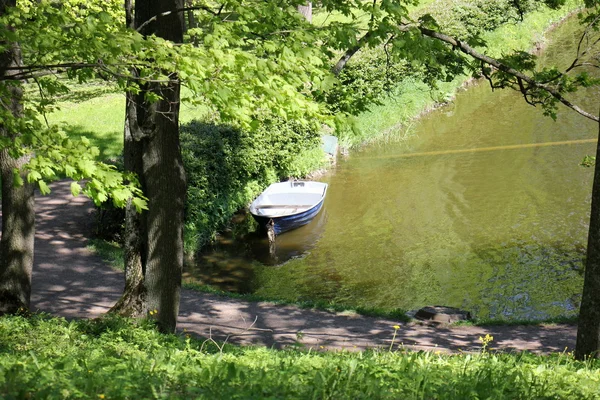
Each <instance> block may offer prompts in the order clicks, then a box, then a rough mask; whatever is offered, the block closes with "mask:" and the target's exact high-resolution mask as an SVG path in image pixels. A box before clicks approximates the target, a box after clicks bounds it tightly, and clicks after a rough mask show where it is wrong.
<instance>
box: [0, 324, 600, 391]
mask: <svg viewBox="0 0 600 400" xmlns="http://www.w3.org/2000/svg"><path fill="white" fill-rule="evenodd" d="M395 331H396V327H395V326H390V327H389V334H390V341H391V339H392V337H393V335H394V332H395ZM501 339H502V338H493V339H492V338H491V337H486V338H482V349H481V350H480V351H479V352H477V353H474V354H463V355H445V354H442V353H440V352H405V351H404V349H403V348H402V346H401V345H399V344H394V345H393V346H392V351H389V349H388V348H387V347H386V348H381V349H374V350H371V351H366V352H348V351H335V350H332V349H327V347H326V346H320V347H319V349H318V350H319V351H314V350H310V351H309V350H307V349H303V346H302V344H301V343H291V344H290V346H289V349H287V350H284V351H277V350H271V349H267V348H263V347H237V346H232V345H227V344H226V345H224V344H223V343H219V342H214V341H212V340H209V339H203V338H198V339H196V338H194V337H191V336H190V335H188V334H187V333H186V332H183V333H181V334H179V335H162V334H160V333H158V332H157V331H156V330H155V329H153V327H152V324H151V323H150V322H149V321H141V322H138V323H135V322H133V321H131V320H127V319H122V318H118V317H115V316H109V317H108V318H105V319H103V320H89V321H87V320H82V321H66V320H64V319H56V318H48V317H45V316H40V315H35V316H33V317H31V318H24V317H19V316H17V317H2V318H0V397H3V398H17V399H38V398H39V399H48V398H53V399H69V398H78V399H125V398H131V399H133V398H136V399H137V398H168V399H188V398H198V399H265V398H269V399H460V400H463V399H542V398H543V399H595V398H597V395H598V390H599V382H600V369H599V367H600V363H599V361H598V360H590V361H588V362H577V361H575V360H574V359H573V356H572V354H570V353H560V354H555V355H551V356H539V355H534V354H530V353H517V354H495V353H494V352H493V350H492V348H493V343H494V340H501ZM486 340H487V342H486ZM484 345H485V346H486V347H485V350H484V349H483V346H484ZM326 350H329V351H326Z"/></svg>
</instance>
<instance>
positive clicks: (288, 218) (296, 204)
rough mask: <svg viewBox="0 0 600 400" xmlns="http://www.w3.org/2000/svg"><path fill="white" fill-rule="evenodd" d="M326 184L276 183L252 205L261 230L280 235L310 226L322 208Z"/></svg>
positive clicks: (302, 182) (251, 209)
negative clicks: (303, 226)
mask: <svg viewBox="0 0 600 400" xmlns="http://www.w3.org/2000/svg"><path fill="white" fill-rule="evenodd" d="M327 186H328V185H327V184H326V183H322V182H313V181H286V182H278V183H273V184H272V185H270V186H269V187H268V188H266V189H265V190H264V191H263V192H262V193H261V194H260V195H259V196H258V197H257V198H256V199H254V201H253V202H252V204H250V207H249V210H250V213H251V214H252V216H253V217H254V219H255V220H256V221H257V222H258V224H259V225H260V227H261V229H263V230H266V231H267V232H268V233H269V234H275V235H279V234H281V233H284V232H287V231H290V230H292V229H296V228H299V227H301V226H302V225H306V224H308V223H309V222H310V221H311V220H312V219H313V218H314V217H315V216H316V215H317V214H318V213H319V211H320V210H321V207H323V201H324V200H325V194H326V193H327Z"/></svg>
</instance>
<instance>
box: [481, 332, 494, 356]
mask: <svg viewBox="0 0 600 400" xmlns="http://www.w3.org/2000/svg"><path fill="white" fill-rule="evenodd" d="M479 341H480V342H481V353H486V352H487V351H488V350H489V345H490V343H492V342H493V341H494V337H493V336H492V335H490V334H489V333H486V334H485V337H483V336H479Z"/></svg>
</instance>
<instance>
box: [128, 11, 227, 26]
mask: <svg viewBox="0 0 600 400" xmlns="http://www.w3.org/2000/svg"><path fill="white" fill-rule="evenodd" d="M195 10H202V11H206V12H208V13H210V14H212V15H214V16H215V17H216V16H218V15H220V14H221V11H222V10H223V6H221V8H220V9H219V11H213V10H211V9H210V8H208V7H206V6H193V7H183V8H178V9H175V10H170V11H165V12H162V13H160V14H157V15H155V16H154V17H152V18H150V19H149V20H148V21H146V22H144V23H142V24H141V25H140V26H138V27H137V29H136V31H138V32H141V31H142V29H144V28H145V27H146V26H148V24H151V23H152V22H154V21H156V20H157V19H159V18H160V17H166V16H167V15H171V14H177V13H182V12H187V11H195Z"/></svg>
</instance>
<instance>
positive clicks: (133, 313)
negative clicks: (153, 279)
mask: <svg viewBox="0 0 600 400" xmlns="http://www.w3.org/2000/svg"><path fill="white" fill-rule="evenodd" d="M137 100H138V99H136V97H135V96H134V95H133V94H131V93H128V94H127V101H126V109H125V110H126V111H125V114H126V116H125V129H124V135H123V136H124V137H123V139H124V140H123V144H124V151H123V154H124V156H123V158H124V164H125V165H124V166H125V170H127V171H131V172H135V174H136V175H137V176H138V178H139V179H140V184H141V185H142V188H143V187H144V186H145V185H144V182H143V180H142V179H143V176H144V175H143V164H142V151H143V148H142V143H141V141H140V140H139V138H141V137H142V136H143V132H141V130H140V127H139V125H138V123H137V111H136V101H137ZM136 138H138V139H136ZM145 222H146V212H142V213H138V212H137V210H136V209H135V207H134V206H133V205H132V204H131V202H129V203H128V204H127V207H126V208H125V235H124V243H123V251H124V258H125V289H124V291H123V295H122V296H121V298H120V299H119V301H118V302H117V303H116V304H115V305H114V306H113V307H112V308H111V309H110V312H116V313H119V314H121V315H124V316H127V317H132V318H138V317H142V316H144V315H146V312H147V311H148V307H147V304H146V287H145V285H144V272H145V271H144V270H145V247H146V246H145V243H146V239H145V238H146V234H147V233H146V223H145Z"/></svg>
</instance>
